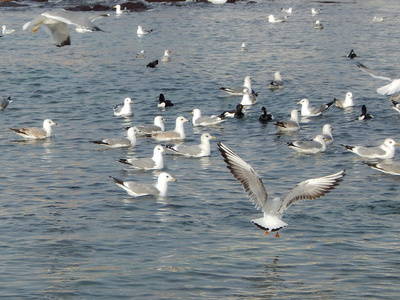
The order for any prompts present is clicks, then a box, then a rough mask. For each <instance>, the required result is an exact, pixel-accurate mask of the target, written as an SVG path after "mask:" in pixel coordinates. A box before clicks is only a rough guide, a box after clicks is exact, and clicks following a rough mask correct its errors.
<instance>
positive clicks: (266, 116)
mask: <svg viewBox="0 0 400 300" xmlns="http://www.w3.org/2000/svg"><path fill="white" fill-rule="evenodd" d="M273 119H274V116H273V115H271V114H268V113H267V109H266V108H265V107H264V106H263V107H261V116H259V117H258V120H259V121H260V122H261V123H268V122H269V121H272V120H273Z"/></svg>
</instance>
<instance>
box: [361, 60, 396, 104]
mask: <svg viewBox="0 0 400 300" xmlns="http://www.w3.org/2000/svg"><path fill="white" fill-rule="evenodd" d="M357 67H359V68H360V69H361V71H363V72H365V73H367V74H369V75H371V76H372V77H374V78H378V79H383V80H389V81H391V83H389V84H387V85H385V86H382V87H380V88H378V89H377V90H376V92H377V93H378V94H381V95H394V94H395V93H398V92H400V76H399V75H395V74H383V73H381V72H378V71H375V70H372V69H370V68H367V67H366V66H364V65H363V64H361V63H357ZM399 98H400V94H399V96H397V99H396V101H398V100H399ZM392 99H393V97H392V98H391V100H392Z"/></svg>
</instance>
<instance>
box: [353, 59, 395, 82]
mask: <svg viewBox="0 0 400 300" xmlns="http://www.w3.org/2000/svg"><path fill="white" fill-rule="evenodd" d="M357 67H359V68H360V69H361V71H363V72H365V73H367V74H369V75H371V76H372V77H374V78H378V79H383V80H390V81H391V80H393V79H396V78H400V76H398V75H395V74H383V73H382V72H379V71H375V70H372V69H370V68H367V67H366V66H364V65H363V64H361V63H357Z"/></svg>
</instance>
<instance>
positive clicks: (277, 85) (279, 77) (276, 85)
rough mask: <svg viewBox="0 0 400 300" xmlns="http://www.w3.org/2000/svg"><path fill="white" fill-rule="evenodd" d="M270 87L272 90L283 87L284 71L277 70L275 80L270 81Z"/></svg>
mask: <svg viewBox="0 0 400 300" xmlns="http://www.w3.org/2000/svg"><path fill="white" fill-rule="evenodd" d="M268 88H269V89H270V90H277V89H281V88H283V80H282V73H281V72H279V71H277V72H275V74H274V80H272V81H271V82H270V83H269V86H268Z"/></svg>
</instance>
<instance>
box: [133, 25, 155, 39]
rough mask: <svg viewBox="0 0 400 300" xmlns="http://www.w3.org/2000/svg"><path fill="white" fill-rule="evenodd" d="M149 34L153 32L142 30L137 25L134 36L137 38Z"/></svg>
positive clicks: (151, 30)
mask: <svg viewBox="0 0 400 300" xmlns="http://www.w3.org/2000/svg"><path fill="white" fill-rule="evenodd" d="M150 32H153V29H143V28H142V26H141V25H139V26H138V28H137V30H136V34H137V35H138V36H139V37H141V36H144V35H146V34H149V33H150Z"/></svg>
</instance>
